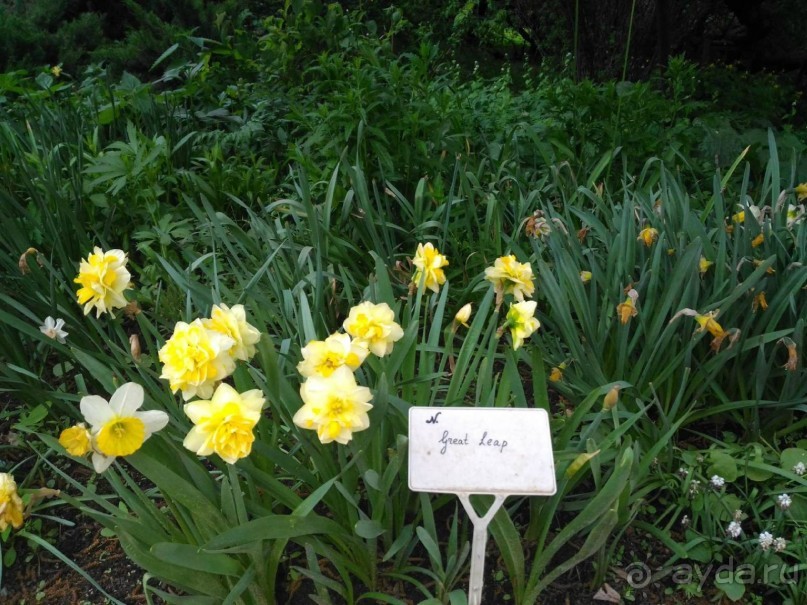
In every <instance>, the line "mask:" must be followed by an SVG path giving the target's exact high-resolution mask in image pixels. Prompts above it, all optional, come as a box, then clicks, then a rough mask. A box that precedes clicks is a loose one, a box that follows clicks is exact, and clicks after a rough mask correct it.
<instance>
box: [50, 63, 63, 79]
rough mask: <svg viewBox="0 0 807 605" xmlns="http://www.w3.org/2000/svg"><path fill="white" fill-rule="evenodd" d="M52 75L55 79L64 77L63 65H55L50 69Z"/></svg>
mask: <svg viewBox="0 0 807 605" xmlns="http://www.w3.org/2000/svg"><path fill="white" fill-rule="evenodd" d="M50 73H52V74H53V77H54V78H58V77H59V76H61V75H62V66H61V65H54V66H53V67H51V68H50Z"/></svg>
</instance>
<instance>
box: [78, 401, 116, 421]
mask: <svg viewBox="0 0 807 605" xmlns="http://www.w3.org/2000/svg"><path fill="white" fill-rule="evenodd" d="M79 407H80V408H81V415H82V416H84V420H86V421H87V422H89V423H90V425H91V426H92V427H94V428H95V427H101V426H103V425H104V424H106V422H107V420H109V419H111V418H114V416H115V412H113V411H112V408H111V407H109V403H107V400H106V399H104V398H103V397H99V396H98V395H87V396H86V397H82V398H81V403H80V404H79Z"/></svg>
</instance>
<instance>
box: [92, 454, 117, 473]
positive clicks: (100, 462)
mask: <svg viewBox="0 0 807 605" xmlns="http://www.w3.org/2000/svg"><path fill="white" fill-rule="evenodd" d="M113 462H115V456H104V455H103V454H99V453H98V452H93V453H92V465H93V467H94V468H95V472H96V473H103V472H104V471H105V470H106V469H108V468H109V467H110V466H111V465H112V463H113Z"/></svg>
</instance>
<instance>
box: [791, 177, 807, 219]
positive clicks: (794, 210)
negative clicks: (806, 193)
mask: <svg viewBox="0 0 807 605" xmlns="http://www.w3.org/2000/svg"><path fill="white" fill-rule="evenodd" d="M805 187H807V185H806V186H805ZM803 219H804V206H802V205H801V204H799V205H798V206H794V205H793V204H788V206H787V228H788V229H789V228H790V227H792V226H793V225H795V224H797V223H800V222H802V220H803Z"/></svg>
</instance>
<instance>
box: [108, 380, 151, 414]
mask: <svg viewBox="0 0 807 605" xmlns="http://www.w3.org/2000/svg"><path fill="white" fill-rule="evenodd" d="M141 405H143V387H141V386H140V385H139V384H137V383H136V382H127V383H126V384H124V385H122V386H121V387H120V388H119V389H118V390H117V391H115V393H114V394H113V395H112V399H110V400H109V406H110V407H111V408H112V410H113V411H114V412H115V413H116V414H118V416H124V417H127V416H133V415H134V413H135V411H136V410H138V409H139V408H140V406H141Z"/></svg>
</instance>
